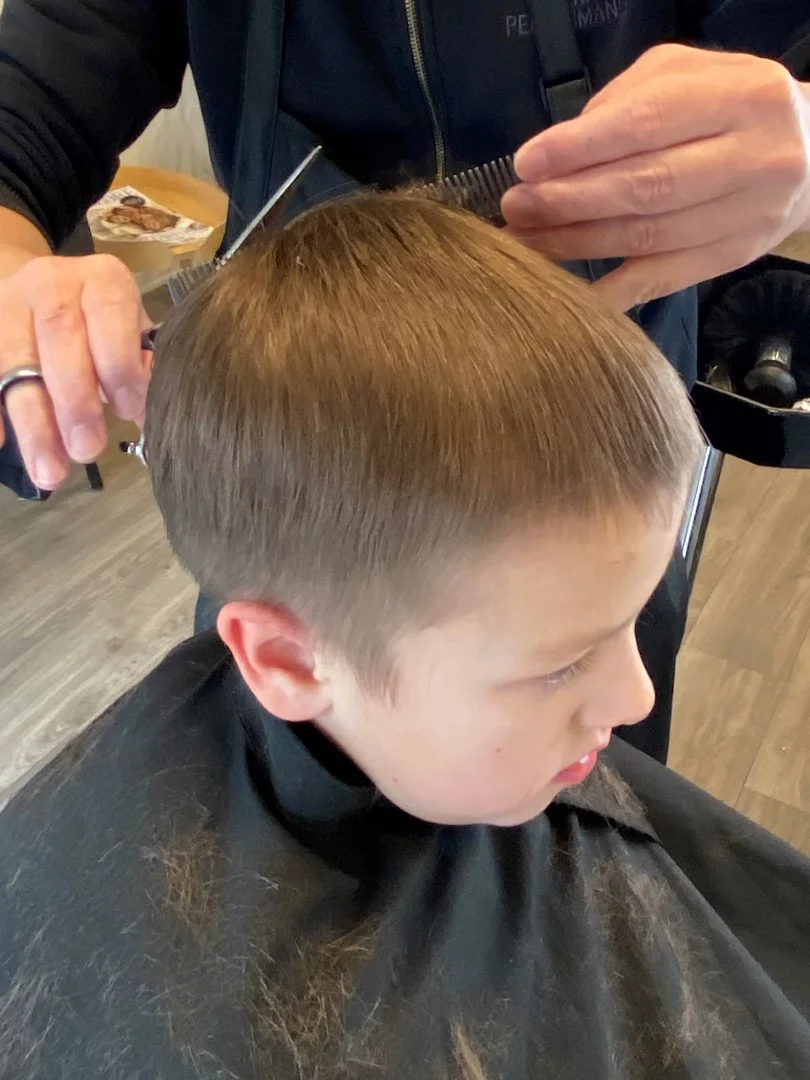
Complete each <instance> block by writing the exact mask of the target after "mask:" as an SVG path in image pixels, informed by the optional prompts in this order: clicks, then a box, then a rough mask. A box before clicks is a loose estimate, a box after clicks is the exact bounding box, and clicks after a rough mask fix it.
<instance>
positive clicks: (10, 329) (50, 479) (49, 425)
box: [0, 300, 70, 490]
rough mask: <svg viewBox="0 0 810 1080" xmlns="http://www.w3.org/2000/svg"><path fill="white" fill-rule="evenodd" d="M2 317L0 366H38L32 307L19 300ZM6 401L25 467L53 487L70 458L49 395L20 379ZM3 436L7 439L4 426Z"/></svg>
mask: <svg viewBox="0 0 810 1080" xmlns="http://www.w3.org/2000/svg"><path fill="white" fill-rule="evenodd" d="M3 314H4V317H3V318H2V319H0V367H1V368H2V370H4V371H8V370H10V369H11V368H15V367H37V366H39V363H40V361H39V354H38V353H37V347H36V340H35V337H34V322H33V316H32V314H31V311H30V309H29V308H28V307H27V306H26V305H25V304H24V303H21V302H19V300H17V301H14V302H13V312H12V311H4V313H3ZM4 404H5V408H6V411H7V413H8V418H9V420H10V421H11V423H12V425H13V427H14V434H15V436H16V439H17V443H18V445H19V449H20V454H21V456H22V459H23V464H24V465H25V470H26V472H27V473H28V475H29V477H30V478H31V480H32V481H33V482H34V483H35V484H36V485H37V487H40V488H44V489H47V490H52V489H53V488H56V487H58V486H59V485H60V484H61V483H62V482H63V481H64V480H65V479H66V478H67V475H68V472H69V469H70V465H69V459H68V455H67V452H66V450H65V446H64V443H63V442H62V438H61V435H60V434H59V430H58V428H57V425H56V419H55V417H54V414H53V408H52V407H51V402H50V398H49V397H48V393H47V391H46V389H45V387H44V386H43V385H42V384H41V383H38V382H34V381H31V382H21V383H17V384H16V385H15V386H12V387H11V388H10V389H9V390H7V391H6V394H5V398H4ZM2 430H3V439H5V428H3V429H2Z"/></svg>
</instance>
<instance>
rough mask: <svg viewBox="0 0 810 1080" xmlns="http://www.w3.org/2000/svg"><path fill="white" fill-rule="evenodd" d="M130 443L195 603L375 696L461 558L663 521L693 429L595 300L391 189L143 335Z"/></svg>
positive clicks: (238, 263) (299, 233)
mask: <svg viewBox="0 0 810 1080" xmlns="http://www.w3.org/2000/svg"><path fill="white" fill-rule="evenodd" d="M146 444H147V448H148V453H149V461H150V467H151V473H152V480H153V484H154V490H155V495H156V498H157V501H158V504H159V506H160V509H161V511H162V513H163V517H164V519H165V523H166V529H167V532H168V536H169V540H170V542H171V544H172V546H173V548H174V550H175V551H176V553H177V554H178V556H179V558H180V559H181V561H182V562H183V563H184V564H185V566H186V567H187V568H188V569H189V570H190V571H191V573H192V574H193V576H194V577H195V578H196V580H197V582H198V583H199V585H200V587H201V589H202V590H203V592H204V593H206V594H207V595H209V596H212V597H215V598H217V599H219V600H227V599H236V598H240V599H261V600H266V601H271V602H274V603H276V604H279V605H281V606H284V607H285V608H287V609H289V610H291V611H292V612H293V613H295V614H296V615H297V616H298V617H299V618H301V619H302V621H304V622H305V623H306V625H308V626H310V627H312V628H313V631H314V632H315V634H316V635H317V636H318V638H319V639H320V641H321V642H322V644H323V645H325V646H328V647H332V648H334V649H335V650H337V651H339V652H340V653H342V654H343V655H344V656H345V657H346V658H347V659H348V660H350V662H352V663H353V664H354V666H355V667H356V669H357V670H358V673H359V674H361V675H365V677H366V678H367V679H368V680H371V681H374V680H376V679H378V678H384V677H385V676H384V672H385V669H386V666H387V660H386V655H387V651H388V650H387V647H388V645H389V643H390V640H391V637H392V635H393V634H395V633H396V632H397V631H398V630H400V629H402V628H403V627H404V625H406V624H409V623H413V622H418V621H419V620H422V621H423V622H422V625H425V624H426V622H427V621H429V618H430V616H429V614H428V611H429V609H430V610H432V608H431V602H432V601H436V602H437V603H441V602H445V601H446V596H444V593H446V591H447V590H446V585H445V588H444V589H443V590H440V588H439V583H440V582H441V583H446V582H447V579H448V573H449V569H452V568H453V566H454V565H457V561H458V560H459V559H460V558H461V556H462V555H465V554H467V555H471V554H472V553H474V551H475V550H476V549H477V548H480V547H481V545H484V544H489V543H492V542H494V541H496V540H498V539H499V538H501V537H502V536H504V534H505V533H506V532H507V530H508V529H509V528H511V527H513V526H514V524H515V523H516V522H518V521H534V520H540V521H542V520H544V519H548V518H549V517H550V516H553V517H555V518H561V517H562V518H566V517H569V516H571V515H587V514H592V513H594V512H596V511H601V510H607V509H610V508H613V507H615V506H616V505H617V504H618V503H622V502H627V503H630V504H631V505H633V506H635V507H638V508H644V509H649V508H650V507H651V506H652V505H653V504H654V503H655V502H656V501H657V502H659V503H661V500H662V499H663V502H664V503H666V505H667V507H668V509H670V510H671V508H672V499H673V498H674V496H675V494H676V493H677V492H678V491H680V489H681V488H682V487H683V485H684V483H685V479H686V477H687V474H688V473H689V471H690V470H691V468H692V467H693V465H694V462H695V460H696V455H697V450H698V446H699V434H698V428H697V424H696V422H695V419H694V416H693V413H692V410H691V407H690V405H689V401H688V399H687V395H686V392H685V390H684V388H683V386H682V385H681V383H680V380H679V379H678V377H677V375H676V374H675V373H674V371H673V370H672V369H671V367H670V365H669V364H668V363H667V362H666V361H665V360H664V359H663V358H662V356H661V355H660V353H659V352H658V351H657V350H656V348H655V347H654V346H653V345H652V344H651V342H650V341H649V340H648V339H647V337H646V336H645V335H644V334H643V332H642V331H641V330H640V329H639V328H638V327H636V326H635V325H634V324H633V323H632V322H631V321H630V320H629V319H627V318H625V317H624V316H620V315H618V314H615V313H613V312H611V311H609V310H608V309H607V308H606V307H605V306H603V304H602V303H601V302H600V300H599V298H598V297H597V295H596V293H595V292H594V291H593V290H592V289H590V288H589V287H588V286H586V285H585V284H583V283H581V282H579V281H577V280H576V279H574V278H573V277H571V276H570V275H568V274H567V273H565V272H564V271H563V270H561V269H558V268H556V267H555V266H553V265H552V264H551V263H549V262H547V261H546V260H545V259H543V258H541V257H540V256H538V255H536V254H534V253H532V252H530V251H528V250H527V249H525V248H524V247H523V246H522V245H521V244H520V243H518V242H517V241H516V240H515V239H513V238H511V237H509V236H508V235H506V234H504V233H502V232H498V231H497V230H495V229H493V228H492V227H490V226H488V225H486V224H485V223H483V222H481V221H479V220H477V219H476V218H474V217H473V216H471V215H468V214H466V213H464V212H461V211H458V210H454V209H450V208H449V207H447V206H443V205H441V204H439V203H437V202H435V201H432V200H428V199H426V198H425V197H424V196H421V195H417V194H413V193H399V194H395V195H377V194H373V195H368V194H366V195H361V196H359V197H355V198H351V199H348V200H342V201H338V202H333V203H331V204H326V205H322V206H320V207H318V208H317V209H315V210H312V211H310V212H309V213H307V214H305V215H303V216H302V217H300V218H299V219H298V220H297V221H295V222H294V223H293V224H292V225H290V226H289V227H287V228H286V229H284V230H283V231H278V232H275V233H273V234H271V235H268V236H266V237H257V238H256V239H255V240H254V242H253V243H252V244H251V245H250V246H249V247H248V248H246V249H245V250H244V251H243V252H241V253H240V255H239V257H238V258H237V259H235V260H234V261H233V262H232V263H231V264H229V265H228V266H226V267H225V268H224V269H223V270H222V271H220V273H219V274H218V275H217V276H216V277H215V278H214V279H213V280H212V281H211V282H210V283H208V284H207V285H206V286H205V287H203V288H202V289H200V290H199V291H198V292H197V293H196V294H195V295H194V296H193V297H192V298H191V300H190V301H189V302H188V303H187V304H186V305H185V306H184V307H183V308H182V310H181V311H180V312H179V313H177V314H176V315H175V316H174V317H173V319H172V320H171V321H170V323H169V324H168V325H167V327H166V328H165V329H164V330H163V332H162V334H161V336H160V339H159V347H158V349H157V354H156V358H155V370H154V374H153V377H152V381H151V387H150V392H149V400H148V407H147V421H146ZM454 560H455V561H456V562H455V563H454ZM437 598H438V600H437ZM445 610H446V609H445Z"/></svg>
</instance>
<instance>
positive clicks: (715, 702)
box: [669, 645, 769, 806]
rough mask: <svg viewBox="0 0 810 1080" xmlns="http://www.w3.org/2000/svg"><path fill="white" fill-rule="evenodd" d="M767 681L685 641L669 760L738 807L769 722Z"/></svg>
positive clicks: (682, 771) (679, 769)
mask: <svg viewBox="0 0 810 1080" xmlns="http://www.w3.org/2000/svg"><path fill="white" fill-rule="evenodd" d="M764 683H765V680H764V678H763V676H762V675H761V674H760V673H759V672H756V671H746V670H743V669H740V668H738V667H737V666H736V665H735V664H733V663H730V662H729V661H727V660H720V659H718V658H717V657H715V656H712V655H710V654H708V653H704V652H701V651H700V650H699V649H696V648H694V647H692V646H691V645H686V646H684V648H683V649H682V651H681V657H680V660H679V663H678V679H677V683H676V689H675V705H674V709H673V718H674V719H673V725H672V744H671V750H670V758H669V763H670V765H671V766H672V768H673V769H675V771H676V772H679V773H681V774H682V775H683V776H687V777H688V778H689V779H690V780H692V781H693V782H694V783H696V784H698V785H699V786H700V787H702V788H705V789H706V790H707V791H710V792H711V793H712V794H713V795H715V796H716V797H717V798H718V799H722V800H723V801H724V802H726V803H728V804H729V805H730V806H733V805H734V804H735V803H736V801H737V799H738V798H739V795H740V792H741V791H742V788H743V784H744V783H745V780H746V777H747V776H748V773H749V771H750V769H751V765H752V763H753V761H754V758H755V757H756V754H757V750H758V749H759V745H760V743H761V741H762V738H763V736H764V733H765V731H766V729H767V726H768V721H769V715H768V710H767V708H766V707H763V698H762V689H763V685H764Z"/></svg>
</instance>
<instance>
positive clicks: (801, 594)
mask: <svg viewBox="0 0 810 1080" xmlns="http://www.w3.org/2000/svg"><path fill="white" fill-rule="evenodd" d="M756 472H757V470H753V474H754V477H755V475H756ZM735 474H736V475H737V476H739V475H741V474H739V472H738V471H737V470H735ZM777 477H778V479H776V478H772V483H771V484H770V485H769V487H768V489H767V493H766V496H765V497H764V498H763V497H762V492H761V490H759V489H756V488H754V489H752V490H751V491H749V492H748V493H747V494H745V493H744V492H743V491H741V490H738V492H737V495H736V497H735V505H733V506H730V505H729V504H728V502H725V503H724V501H722V500H719V499H718V504H717V506H716V508H715V513H714V514H713V515H712V530H715V531H719V534H720V536H721V537H722V538H724V539H727V540H728V541H729V542H735V543H736V545H737V546H736V549H735V551H734V552H733V553H732V554H731V556H730V558H729V559H728V561H727V563H726V568H725V571H724V574H723V576H722V587H717V586H716V587H715V588H714V589H713V591H712V593H711V596H710V597H709V598H708V600H707V601H706V603H705V604H704V606H703V609H702V611H701V612H700V615H699V617H698V618H697V620H696V621H695V623H694V626H693V629H692V631H691V633H690V638H689V644H690V645H691V646H693V647H694V648H696V649H698V650H700V651H701V652H704V653H708V654H710V655H712V656H716V657H717V658H718V659H721V660H727V661H728V662H729V663H730V664H732V665H734V666H736V667H738V668H740V669H743V670H745V671H759V672H760V673H761V674H762V675H765V676H767V677H768V678H771V679H774V680H775V681H776V682H777V683H778V682H779V680H780V679H782V678H784V677H785V676H786V673H787V672H788V671H789V670H790V668H791V667H792V666H793V663H794V661H795V658H796V654H797V652H798V650H799V647H800V646H801V643H802V641H803V640H804V637H805V635H806V633H807V632H808V630H810V514H806V513H801V512H800V508H801V507H806V506H810V474H809V473H805V472H793V471H789V470H784V471H782V472H780V473H778V474H777ZM773 481H775V482H773ZM727 496H728V489H726V492H725V497H726V498H727ZM742 501H745V502H746V506H747V509H746V511H745V514H743V513H742V512H741V511H740V510H739V508H738V507H737V506H736V503H739V502H742ZM746 516H747V522H746V521H745V519H746ZM744 522H745V524H744Z"/></svg>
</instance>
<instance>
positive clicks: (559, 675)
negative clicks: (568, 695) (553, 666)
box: [543, 653, 593, 686]
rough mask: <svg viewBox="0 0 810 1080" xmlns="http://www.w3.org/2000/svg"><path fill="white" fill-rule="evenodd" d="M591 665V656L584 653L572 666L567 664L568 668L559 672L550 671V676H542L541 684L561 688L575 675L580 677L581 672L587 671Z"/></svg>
mask: <svg viewBox="0 0 810 1080" xmlns="http://www.w3.org/2000/svg"><path fill="white" fill-rule="evenodd" d="M592 664H593V654H592V653H586V654H585V655H584V656H581V657H580V658H579V660H575V661H574V663H573V664H569V665H568V667H564V668H560V670H559V671H552V673H551V674H550V675H544V676H543V682H544V683H545V684H546V685H547V686H563V685H564V684H565V683H567V682H570V681H571V680H572V679H573V678H575V677H576V676H577V675H580V674H581V673H582V672H583V671H587V669H588V668H589V667H591V666H592Z"/></svg>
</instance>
